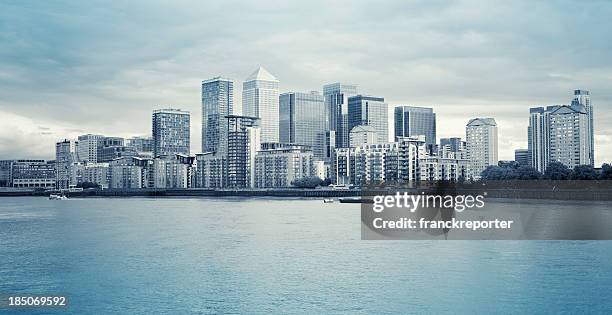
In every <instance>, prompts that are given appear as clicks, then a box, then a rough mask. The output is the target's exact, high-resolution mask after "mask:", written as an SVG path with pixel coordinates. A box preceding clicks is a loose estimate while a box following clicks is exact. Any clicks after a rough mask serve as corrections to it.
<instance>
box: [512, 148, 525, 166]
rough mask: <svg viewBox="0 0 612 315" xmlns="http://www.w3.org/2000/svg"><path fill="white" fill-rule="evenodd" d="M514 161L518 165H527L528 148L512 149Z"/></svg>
mask: <svg viewBox="0 0 612 315" xmlns="http://www.w3.org/2000/svg"><path fill="white" fill-rule="evenodd" d="M514 162H516V163H518V165H520V166H529V150H528V149H516V150H514Z"/></svg>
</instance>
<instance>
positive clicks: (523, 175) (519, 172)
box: [516, 165, 542, 180]
mask: <svg viewBox="0 0 612 315" xmlns="http://www.w3.org/2000/svg"><path fill="white" fill-rule="evenodd" d="M541 177H542V173H540V172H538V170H536V169H535V168H533V167H531V166H526V165H523V166H520V167H519V168H517V169H516V179H521V180H536V179H540V178H541Z"/></svg>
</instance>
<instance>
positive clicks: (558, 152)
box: [528, 104, 591, 172]
mask: <svg viewBox="0 0 612 315" xmlns="http://www.w3.org/2000/svg"><path fill="white" fill-rule="evenodd" d="M589 137H590V131H589V116H588V114H587V112H586V108H585V106H583V105H580V104H575V105H553V106H547V107H546V108H544V107H534V108H531V109H530V110H529V128H528V142H529V149H528V150H529V159H530V162H531V165H532V166H533V167H534V168H535V169H537V170H538V171H540V172H544V171H545V170H546V168H547V167H548V164H549V163H550V162H552V161H557V162H561V163H563V164H564V165H566V166H567V167H569V168H574V167H575V166H577V165H583V164H590V163H591V155H590V147H589Z"/></svg>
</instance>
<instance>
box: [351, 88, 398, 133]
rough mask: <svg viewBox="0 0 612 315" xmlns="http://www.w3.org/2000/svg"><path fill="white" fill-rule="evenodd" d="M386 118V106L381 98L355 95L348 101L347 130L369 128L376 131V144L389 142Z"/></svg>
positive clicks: (387, 120) (387, 114)
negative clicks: (357, 127) (360, 127)
mask: <svg viewBox="0 0 612 315" xmlns="http://www.w3.org/2000/svg"><path fill="white" fill-rule="evenodd" d="M388 116H389V113H388V105H387V103H385V99H384V98H382V97H375V96H364V95H356V96H352V97H349V99H348V130H352V129H353V128H355V127H356V126H359V125H363V126H371V127H372V128H373V129H374V130H376V135H377V140H376V142H377V143H386V142H389V130H388V128H389V119H388Z"/></svg>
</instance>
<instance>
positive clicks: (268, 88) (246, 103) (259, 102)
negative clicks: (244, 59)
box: [242, 67, 279, 142]
mask: <svg viewBox="0 0 612 315" xmlns="http://www.w3.org/2000/svg"><path fill="white" fill-rule="evenodd" d="M278 83H279V82H278V80H277V79H276V78H275V77H274V76H273V75H272V74H270V72H268V71H267V70H266V69H264V68H263V67H259V69H257V70H256V71H255V72H253V73H252V74H251V75H250V76H249V77H248V78H246V80H245V82H244V84H243V87H242V114H243V115H245V116H249V117H257V118H259V119H260V126H261V141H262V142H278V141H279V133H278V124H279V117H278V116H279V113H278V111H279V108H278Z"/></svg>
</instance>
